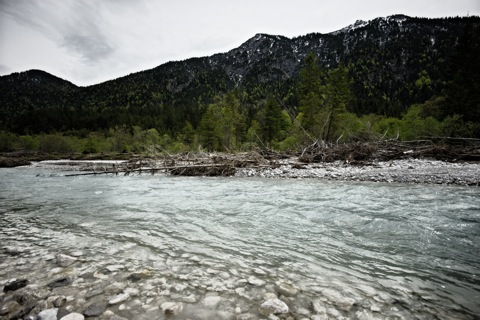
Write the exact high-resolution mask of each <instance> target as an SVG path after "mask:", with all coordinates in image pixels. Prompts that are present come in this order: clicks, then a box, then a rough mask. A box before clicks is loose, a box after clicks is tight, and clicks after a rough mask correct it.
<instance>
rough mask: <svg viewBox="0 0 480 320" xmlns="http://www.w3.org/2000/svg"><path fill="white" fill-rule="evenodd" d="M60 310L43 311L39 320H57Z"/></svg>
mask: <svg viewBox="0 0 480 320" xmlns="http://www.w3.org/2000/svg"><path fill="white" fill-rule="evenodd" d="M57 313H58V309H57V308H54V309H47V310H43V311H42V312H40V313H39V314H38V320H57Z"/></svg>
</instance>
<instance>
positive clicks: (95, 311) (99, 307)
mask: <svg viewBox="0 0 480 320" xmlns="http://www.w3.org/2000/svg"><path fill="white" fill-rule="evenodd" d="M105 310H107V304H106V303H104V302H102V301H96V302H94V303H92V304H90V305H88V306H87V309H85V311H83V315H84V316H85V317H96V316H99V315H101V314H102V313H104V312H105Z"/></svg>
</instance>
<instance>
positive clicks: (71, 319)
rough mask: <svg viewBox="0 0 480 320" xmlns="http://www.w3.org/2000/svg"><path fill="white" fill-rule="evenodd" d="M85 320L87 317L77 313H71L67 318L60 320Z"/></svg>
mask: <svg viewBox="0 0 480 320" xmlns="http://www.w3.org/2000/svg"><path fill="white" fill-rule="evenodd" d="M84 319H85V317H84V316H83V315H82V314H80V313H76V312H72V313H69V314H67V315H66V316H63V317H62V318H60V320H84ZM110 319H111V318H110Z"/></svg>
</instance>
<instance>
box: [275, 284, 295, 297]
mask: <svg viewBox="0 0 480 320" xmlns="http://www.w3.org/2000/svg"><path fill="white" fill-rule="evenodd" d="M277 290H278V293H279V294H280V295H284V296H285V297H294V296H295V295H296V294H297V293H298V290H297V289H296V288H295V287H294V286H293V285H291V284H289V283H286V282H282V283H280V284H279V285H278V288H277Z"/></svg>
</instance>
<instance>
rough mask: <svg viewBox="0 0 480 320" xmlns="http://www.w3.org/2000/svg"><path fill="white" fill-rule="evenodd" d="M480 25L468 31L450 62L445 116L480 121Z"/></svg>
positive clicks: (460, 40)
mask: <svg viewBox="0 0 480 320" xmlns="http://www.w3.org/2000/svg"><path fill="white" fill-rule="evenodd" d="M479 57H480V26H479V25H474V26H469V27H467V28H466V30H465V33H464V34H463V36H462V37H460V39H459V41H458V45H457V46H456V53H455V55H454V56H453V58H452V60H451V62H450V77H451V80H450V81H449V82H448V84H447V88H446V99H445V103H444V113H445V115H454V114H457V115H460V116H462V117H463V120H464V121H471V122H477V123H478V122H480V58H479Z"/></svg>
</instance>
